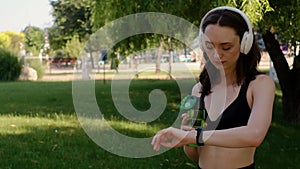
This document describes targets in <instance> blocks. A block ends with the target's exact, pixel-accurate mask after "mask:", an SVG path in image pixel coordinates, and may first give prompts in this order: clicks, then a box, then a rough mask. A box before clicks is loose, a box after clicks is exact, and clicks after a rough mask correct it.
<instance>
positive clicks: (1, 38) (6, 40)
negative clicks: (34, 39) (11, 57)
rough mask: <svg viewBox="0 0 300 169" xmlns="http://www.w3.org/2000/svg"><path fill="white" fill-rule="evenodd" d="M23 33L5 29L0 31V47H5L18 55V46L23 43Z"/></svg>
mask: <svg viewBox="0 0 300 169" xmlns="http://www.w3.org/2000/svg"><path fill="white" fill-rule="evenodd" d="M24 37H25V35H24V34H23V33H17V32H12V31H5V32H1V33H0V48H3V49H7V50H9V51H10V52H13V53H14V54H16V55H18V54H19V52H20V47H21V45H22V44H23V43H24Z"/></svg>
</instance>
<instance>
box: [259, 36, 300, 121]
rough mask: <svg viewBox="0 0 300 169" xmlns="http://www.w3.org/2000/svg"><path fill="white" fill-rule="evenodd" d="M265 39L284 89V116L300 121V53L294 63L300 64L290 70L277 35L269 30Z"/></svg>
mask: <svg viewBox="0 0 300 169" xmlns="http://www.w3.org/2000/svg"><path fill="white" fill-rule="evenodd" d="M263 40H264V42H265V45H266V50H267V51H268V53H269V55H270V58H271V60H272V62H273V65H274V68H275V70H276V74H277V77H278V80H279V84H280V87H281V90H282V99H283V100H282V103H283V118H284V119H286V120H288V121H291V122H295V123H300V78H299V77H300V68H299V67H300V66H299V63H296V61H297V60H299V55H298V56H297V57H295V59H294V65H295V64H296V65H297V64H298V66H294V67H293V69H291V70H290V68H289V65H288V63H287V61H286V59H285V57H284V54H283V53H282V51H281V49H280V45H279V43H278V41H277V40H276V39H275V35H274V34H272V33H271V32H270V31H267V32H266V33H265V34H263Z"/></svg>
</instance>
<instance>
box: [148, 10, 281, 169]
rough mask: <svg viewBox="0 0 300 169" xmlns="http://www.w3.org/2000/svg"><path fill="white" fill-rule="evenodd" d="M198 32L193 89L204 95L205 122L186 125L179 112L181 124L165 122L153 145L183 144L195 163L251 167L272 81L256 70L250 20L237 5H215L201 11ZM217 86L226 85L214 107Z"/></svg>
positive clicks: (219, 168)
mask: <svg viewBox="0 0 300 169" xmlns="http://www.w3.org/2000/svg"><path fill="white" fill-rule="evenodd" d="M199 37H200V45H201V48H202V50H203V52H204V56H205V60H206V63H205V68H204V70H203V71H202V72H201V74H200V77H199V81H200V82H199V83H197V84H196V85H195V86H194V87H193V90H192V93H193V95H196V96H197V97H200V96H201V95H202V96H204V104H205V107H206V108H208V109H206V110H207V118H206V125H205V126H206V127H205V128H196V129H193V128H192V127H189V126H187V121H188V119H189V117H188V114H184V115H183V116H182V117H183V120H182V127H181V129H177V128H173V127H170V128H167V129H163V130H161V131H159V132H158V133H157V134H156V135H155V136H154V138H153V140H152V145H153V147H154V150H156V151H158V150H159V149H160V146H166V147H181V146H183V147H184V151H185V153H186V155H187V156H188V157H189V158H190V159H191V160H194V161H197V162H198V165H199V168H205V169H206V168H207V169H210V168H213V169H237V168H243V169H253V168H255V165H254V155H255V151H256V148H257V147H258V146H259V145H260V144H261V143H262V141H263V140H264V138H265V136H266V134H267V131H268V129H269V126H270V123H271V119H272V108H273V101H274V95H275V85H274V81H273V80H272V79H271V78H270V77H269V76H267V75H264V74H262V73H260V72H259V71H258V70H257V65H258V63H259V61H260V58H261V55H260V51H259V48H258V46H257V44H256V42H255V37H254V35H253V32H252V26H251V23H250V21H249V19H248V17H247V16H246V15H245V14H244V13H243V12H242V11H240V10H238V9H236V8H232V7H218V8H215V9H213V10H211V11H209V12H208V13H207V14H206V15H205V16H204V17H203V19H202V22H201V24H200V36H199ZM222 72H223V73H222ZM223 76H224V77H223ZM222 78H223V79H225V80H224V81H225V83H222ZM219 90H222V91H225V97H224V102H225V103H224V106H223V108H222V109H218V110H220V111H217V110H216V109H215V107H218V106H220V103H219V102H218V99H216V95H218V91H219ZM213 95H215V96H213ZM217 97H218V96H217ZM220 97H221V96H220ZM191 143H197V144H198V145H199V147H191V146H189V144H191Z"/></svg>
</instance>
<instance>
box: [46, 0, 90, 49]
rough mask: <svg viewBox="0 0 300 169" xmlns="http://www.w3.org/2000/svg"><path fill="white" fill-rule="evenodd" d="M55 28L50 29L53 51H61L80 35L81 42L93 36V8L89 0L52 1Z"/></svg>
mask: <svg viewBox="0 0 300 169" xmlns="http://www.w3.org/2000/svg"><path fill="white" fill-rule="evenodd" d="M50 3H51V6H52V8H53V12H52V15H53V17H54V18H55V19H54V26H53V27H52V28H50V29H49V34H50V42H51V46H52V48H53V49H61V48H62V47H64V46H65V45H66V43H67V41H69V40H71V39H72V38H73V36H75V35H78V37H79V41H80V42H85V40H86V39H87V38H88V37H89V35H90V34H92V26H91V19H90V17H91V7H90V1H89V0H51V1H50Z"/></svg>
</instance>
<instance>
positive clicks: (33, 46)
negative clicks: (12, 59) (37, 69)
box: [23, 26, 44, 56]
mask: <svg viewBox="0 0 300 169" xmlns="http://www.w3.org/2000/svg"><path fill="white" fill-rule="evenodd" d="M23 33H24V34H25V49H26V51H27V52H30V53H32V54H33V55H34V56H38V55H39V53H40V50H41V48H42V47H43V44H44V31H43V30H42V29H41V28H38V27H35V26H27V27H26V28H25V29H24V30H23Z"/></svg>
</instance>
